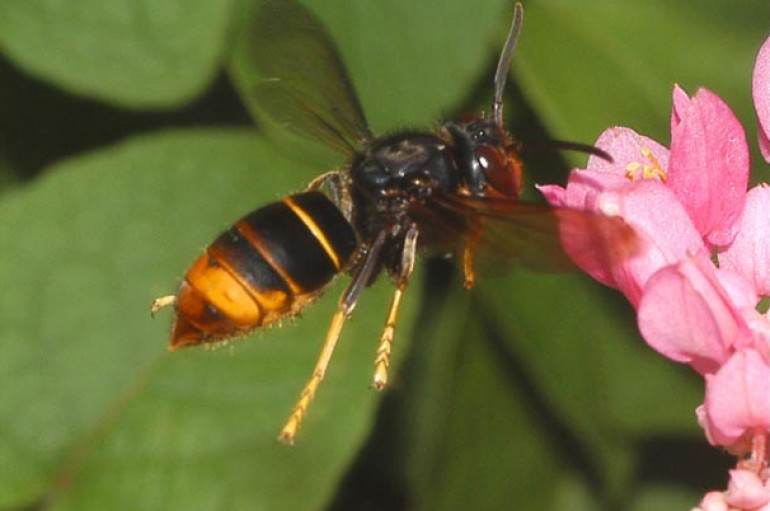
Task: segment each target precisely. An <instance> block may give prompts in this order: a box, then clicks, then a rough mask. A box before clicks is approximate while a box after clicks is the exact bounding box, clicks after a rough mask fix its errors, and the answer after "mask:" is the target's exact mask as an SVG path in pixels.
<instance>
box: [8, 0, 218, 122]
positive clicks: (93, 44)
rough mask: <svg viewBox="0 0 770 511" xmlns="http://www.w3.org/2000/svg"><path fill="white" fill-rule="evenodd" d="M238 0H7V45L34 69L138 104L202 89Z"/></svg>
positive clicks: (67, 84)
mask: <svg viewBox="0 0 770 511" xmlns="http://www.w3.org/2000/svg"><path fill="white" fill-rule="evenodd" d="M230 4H231V0H214V1H210V0H195V1H192V2H191V1H180V0H166V1H163V2H155V1H151V0H138V1H135V0H78V1H77V2H57V1H51V0H5V1H3V2H0V49H1V50H2V51H3V52H4V53H5V54H6V55H7V56H8V57H9V58H10V59H11V60H13V61H14V62H15V63H16V64H17V65H18V66H20V67H21V68H23V69H25V70H26V71H27V72H28V73H31V74H34V75H36V76H38V77H40V78H42V79H44V80H46V81H49V82H51V83H54V84H56V85H58V86H60V87H62V88H64V89H66V90H68V91H71V92H73V93H76V94H80V95H85V96H90V97H93V98H98V99H101V100H103V101H106V102H109V103H113V104H116V105H122V106H131V107H143V108H148V107H154V108H157V107H169V106H173V105H178V104H180V103H183V102H185V101H188V100H190V99H191V98H192V97H194V96H196V95H198V94H199V93H200V92H201V91H202V90H203V88H204V87H206V86H207V85H208V83H209V82H210V80H211V78H212V77H213V75H214V73H215V72H216V70H217V67H218V60H219V58H220V53H221V51H222V49H223V47H224V43H225V36H226V30H227V27H228V21H229V14H230Z"/></svg>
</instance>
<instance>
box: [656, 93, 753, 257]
mask: <svg viewBox="0 0 770 511" xmlns="http://www.w3.org/2000/svg"><path fill="white" fill-rule="evenodd" d="M675 96H676V94H675ZM682 108H683V107H682V106H681V105H679V106H677V116H678V117H680V118H681V120H680V122H679V123H678V124H677V125H676V127H675V128H674V129H673V131H672V132H671V158H670V160H669V166H668V185H669V186H670V187H671V189H672V190H673V191H674V193H675V194H676V196H677V197H678V198H679V200H680V201H681V202H682V204H684V206H685V209H687V212H688V213H689V214H690V217H691V218H692V220H693V223H694V224H695V226H696V228H697V229H698V232H700V233H701V235H702V236H703V237H704V238H705V239H706V241H707V243H708V244H710V245H711V246H714V247H724V246H726V245H728V244H729V243H730V242H731V241H732V239H733V237H734V236H735V234H736V232H737V229H738V227H737V224H738V221H739V220H740V217H741V214H742V213H743V207H744V201H745V196H746V193H745V192H746V187H747V185H748V179H749V151H748V145H747V144H746V134H745V132H744V131H743V127H742V126H741V124H740V122H738V119H737V118H736V117H735V115H734V114H733V112H732V111H731V110H730V108H729V107H728V106H727V104H726V103H725V102H724V101H722V100H721V99H720V98H719V96H717V95H716V94H714V93H713V92H711V91H709V90H707V89H700V90H698V92H697V93H696V94H695V97H694V98H693V99H692V100H691V101H690V105H689V108H687V109H686V111H683V112H679V110H681V109H682Z"/></svg>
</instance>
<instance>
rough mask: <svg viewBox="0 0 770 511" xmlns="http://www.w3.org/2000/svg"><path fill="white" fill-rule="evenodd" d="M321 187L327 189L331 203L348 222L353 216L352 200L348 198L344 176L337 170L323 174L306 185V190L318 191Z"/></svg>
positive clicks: (346, 182) (347, 186) (347, 188)
mask: <svg viewBox="0 0 770 511" xmlns="http://www.w3.org/2000/svg"><path fill="white" fill-rule="evenodd" d="M322 186H326V187H327V188H328V189H329V194H330V195H331V199H332V202H333V203H334V204H336V205H337V207H338V208H340V210H341V211H342V214H343V215H345V218H347V219H348V221H349V220H350V219H351V218H352V215H353V200H352V199H351V197H350V186H349V183H348V181H347V178H346V177H345V174H343V173H342V172H340V171H339V170H330V171H329V172H324V173H323V174H321V175H320V176H318V177H317V178H315V179H313V180H312V181H310V184H308V185H307V189H308V190H320V189H321V187H322Z"/></svg>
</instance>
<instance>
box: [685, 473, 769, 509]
mask: <svg viewBox="0 0 770 511" xmlns="http://www.w3.org/2000/svg"><path fill="white" fill-rule="evenodd" d="M768 504H770V492H768V489H767V487H766V485H765V484H764V483H763V482H762V479H761V478H760V477H759V476H758V475H757V474H755V473H754V472H751V471H749V470H731V471H730V483H729V486H728V489H727V491H726V492H724V493H722V492H716V491H712V492H708V493H707V494H706V495H705V496H704V497H703V500H701V503H700V506H698V507H697V508H695V509H693V511H738V510H741V509H745V510H751V511H767V510H768Z"/></svg>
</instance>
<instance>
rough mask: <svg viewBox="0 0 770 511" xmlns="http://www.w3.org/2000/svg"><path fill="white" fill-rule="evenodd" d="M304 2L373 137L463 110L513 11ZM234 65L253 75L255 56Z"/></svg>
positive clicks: (342, 0) (504, 7) (434, 0)
mask: <svg viewBox="0 0 770 511" xmlns="http://www.w3.org/2000/svg"><path fill="white" fill-rule="evenodd" d="M305 3H306V4H307V6H308V7H309V8H311V9H312V10H313V11H314V12H316V13H317V14H318V16H319V17H320V18H321V20H322V21H323V22H324V23H325V24H326V25H327V26H328V27H329V30H330V32H331V35H332V38H333V39H334V41H335V42H336V43H337V45H338V47H339V49H340V52H341V54H342V57H343V61H344V62H345V63H346V65H347V67H348V68H349V71H350V76H351V78H352V81H353V84H354V85H355V87H356V89H357V90H358V93H359V96H360V98H361V103H362V105H363V106H364V111H365V114H366V116H367V118H368V120H369V122H370V123H371V125H372V130H373V131H374V133H375V134H378V133H383V132H386V131H390V130H393V129H394V128H397V127H400V126H420V127H430V126H432V124H433V123H434V122H435V120H436V119H437V118H438V117H439V116H441V115H446V114H448V113H450V112H451V109H453V108H457V107H459V106H460V104H461V103H462V102H463V101H464V99H465V98H466V96H467V94H468V91H469V90H470V89H471V88H472V87H473V85H474V84H475V83H476V81H477V80H478V78H479V76H480V75H482V73H483V70H484V69H486V67H487V65H488V63H489V60H490V58H492V55H493V54H494V53H495V52H497V51H499V50H498V48H497V41H494V40H492V39H491V37H490V36H491V34H495V33H496V29H497V30H499V29H500V28H501V27H500V25H501V24H500V23H499V20H500V18H501V17H502V18H507V17H508V16H509V15H510V13H511V12H512V8H511V4H510V3H509V2H506V1H504V0H492V1H489V2H486V5H485V7H484V8H483V9H480V8H478V6H477V5H475V4H473V3H472V2H444V1H441V0H427V1H421V2H410V1H408V0H394V1H389V2H360V1H356V0H336V1H333V2H305ZM437 14H439V16H437ZM504 24H505V23H503V25H504ZM460 34H463V35H462V36H461V35H460ZM493 48H494V49H493ZM447 55H450V56H451V60H447V59H446V58H443V57H442V56H447ZM233 65H234V66H235V67H237V68H240V69H241V70H245V71H242V73H244V72H245V73H246V74H247V75H248V73H250V72H251V71H250V70H249V68H250V67H251V59H250V55H248V54H239V55H236V62H234V64H233ZM238 79H242V74H236V80H238ZM488 83H489V84H490V85H491V83H492V76H491V75H490V76H489V80H488Z"/></svg>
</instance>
